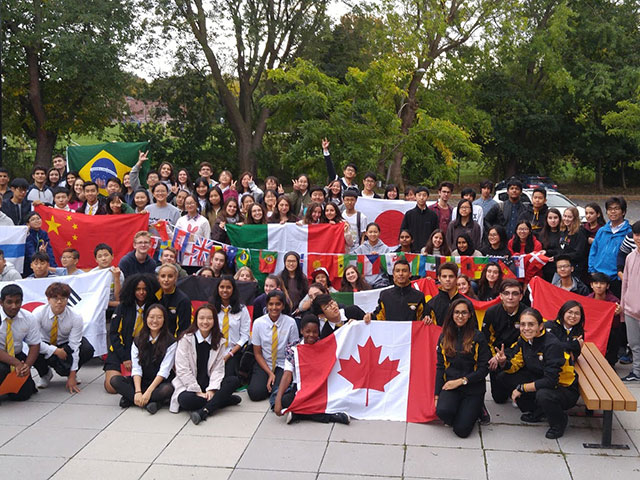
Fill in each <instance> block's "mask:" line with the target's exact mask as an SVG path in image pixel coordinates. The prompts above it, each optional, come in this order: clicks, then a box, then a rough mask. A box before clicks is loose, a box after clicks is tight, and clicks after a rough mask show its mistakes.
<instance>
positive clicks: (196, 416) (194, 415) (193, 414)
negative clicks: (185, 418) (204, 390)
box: [189, 410, 203, 425]
mask: <svg viewBox="0 0 640 480" xmlns="http://www.w3.org/2000/svg"><path fill="white" fill-rule="evenodd" d="M189 417H191V421H192V422H193V424H194V425H198V424H199V423H200V422H201V421H202V420H203V418H202V416H201V415H200V412H199V411H198V410H194V411H193V412H191V413H190V414H189Z"/></svg>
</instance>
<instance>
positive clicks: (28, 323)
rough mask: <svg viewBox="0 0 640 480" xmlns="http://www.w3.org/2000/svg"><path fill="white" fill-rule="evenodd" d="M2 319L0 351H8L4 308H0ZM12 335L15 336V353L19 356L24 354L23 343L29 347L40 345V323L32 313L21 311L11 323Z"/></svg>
mask: <svg viewBox="0 0 640 480" xmlns="http://www.w3.org/2000/svg"><path fill="white" fill-rule="evenodd" d="M0 318H1V319H2V325H0V350H4V351H5V352H6V351H7V343H6V342H7V322H6V319H7V318H8V317H7V314H6V313H5V312H4V309H3V308H0ZM11 333H12V334H13V352H14V353H15V354H16V355H17V354H19V353H22V342H25V343H26V344H27V345H29V346H32V345H40V330H39V329H38V322H36V320H35V318H33V315H32V314H31V312H28V311H27V310H22V309H21V310H20V311H19V312H18V314H17V315H16V316H15V317H14V318H13V321H12V322H11Z"/></svg>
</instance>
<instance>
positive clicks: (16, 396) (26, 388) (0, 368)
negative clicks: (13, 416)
mask: <svg viewBox="0 0 640 480" xmlns="http://www.w3.org/2000/svg"><path fill="white" fill-rule="evenodd" d="M16 358H17V359H18V360H22V361H23V362H24V361H25V360H26V359H27V356H26V355H25V354H24V353H18V354H17V355H16ZM9 372H11V365H9V364H8V363H4V362H0V385H2V382H4V379H5V378H7V375H9ZM37 391H38V389H37V388H36V384H35V383H34V381H33V378H31V375H29V378H27V380H26V381H25V382H24V384H23V385H22V387H21V388H20V390H18V393H9V394H7V398H8V399H9V400H12V401H14V402H24V401H25V400H29V398H31V395H33V394H34V393H36V392H37Z"/></svg>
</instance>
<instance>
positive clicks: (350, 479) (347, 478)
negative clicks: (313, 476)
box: [318, 473, 407, 480]
mask: <svg viewBox="0 0 640 480" xmlns="http://www.w3.org/2000/svg"><path fill="white" fill-rule="evenodd" d="M383 478H401V477H380V476H372V475H340V474H338V473H321V474H320V475H318V480H381V479H383ZM404 478H407V477H404Z"/></svg>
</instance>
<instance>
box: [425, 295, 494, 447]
mask: <svg viewBox="0 0 640 480" xmlns="http://www.w3.org/2000/svg"><path fill="white" fill-rule="evenodd" d="M477 326H478V320H477V319H476V315H475V311H474V309H473V305H472V304H471V302H470V301H469V300H467V299H464V298H461V299H457V300H455V301H454V302H453V303H452V304H451V306H450V307H449V310H448V311H447V315H446V317H445V319H444V324H443V326H442V333H441V334H440V338H439V339H438V346H437V347H436V353H437V358H438V360H437V363H436V386H435V404H436V415H437V416H438V417H439V418H440V419H441V420H442V421H443V422H444V423H445V424H446V425H451V426H452V427H453V432H454V433H455V434H456V435H457V436H458V437H460V438H466V437H468V436H469V434H470V433H471V431H472V430H473V426H474V424H475V423H476V421H477V420H478V419H479V418H480V416H481V414H482V410H483V405H484V394H485V390H486V382H485V377H486V376H487V373H489V369H488V367H487V362H488V361H489V357H490V356H491V354H490V352H489V347H488V345H487V340H486V339H485V338H484V335H483V334H482V332H479V331H478V329H477Z"/></svg>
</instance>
